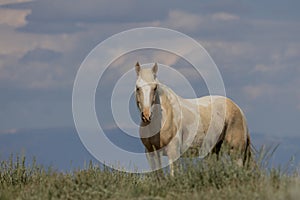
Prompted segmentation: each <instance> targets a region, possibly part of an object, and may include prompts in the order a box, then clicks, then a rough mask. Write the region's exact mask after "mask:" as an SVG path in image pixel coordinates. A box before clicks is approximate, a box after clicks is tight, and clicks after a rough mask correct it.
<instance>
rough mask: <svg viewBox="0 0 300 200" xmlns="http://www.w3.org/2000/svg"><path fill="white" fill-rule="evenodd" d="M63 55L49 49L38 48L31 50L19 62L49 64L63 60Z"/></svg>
mask: <svg viewBox="0 0 300 200" xmlns="http://www.w3.org/2000/svg"><path fill="white" fill-rule="evenodd" d="M61 56H62V54H61V53H60V52H56V51H53V50H49V49H43V48H36V49H33V50H29V51H28V52H26V54H25V55H24V56H23V57H22V58H21V59H20V60H19V61H20V62H21V63H30V62H37V61H38V62H49V61H53V60H57V59H59V58H61Z"/></svg>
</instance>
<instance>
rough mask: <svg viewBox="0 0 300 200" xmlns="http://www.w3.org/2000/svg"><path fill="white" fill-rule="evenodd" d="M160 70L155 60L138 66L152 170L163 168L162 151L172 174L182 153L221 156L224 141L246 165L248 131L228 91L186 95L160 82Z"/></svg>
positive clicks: (139, 99) (144, 137) (144, 136)
mask: <svg viewBox="0 0 300 200" xmlns="http://www.w3.org/2000/svg"><path fill="white" fill-rule="evenodd" d="M157 71H158V65H157V64H156V63H155V64H154V65H153V67H152V68H142V67H141V66H140V64H139V62H137V63H136V65H135V72H136V75H137V79H136V87H135V99H136V104H137V107H138V110H139V111H140V116H141V122H140V128H139V134H140V138H141V141H142V143H143V145H144V147H145V153H146V157H147V160H148V163H149V165H150V167H151V169H152V170H153V171H154V170H157V169H161V156H162V155H164V156H167V157H168V160H169V167H170V174H171V175H172V176H174V171H175V166H174V163H173V162H174V161H175V160H177V159H178V158H179V157H181V156H185V155H187V156H201V155H202V156H203V157H205V156H206V155H208V154H210V153H216V154H217V155H219V152H220V150H221V147H222V148H223V146H226V147H227V149H228V153H229V155H230V156H235V160H236V162H237V163H238V165H241V166H242V165H245V164H246V162H247V161H248V160H249V158H250V157H251V151H250V135H249V131H248V126H247V122H246V118H245V115H244V113H243V112H242V110H241V109H240V108H239V107H238V105H237V104H235V103H234V102H233V101H232V100H231V99H229V98H227V97H224V96H204V97H201V98H195V99H185V98H182V97H180V96H178V95H177V94H176V93H175V92H174V91H173V90H172V89H171V88H169V87H168V86H166V85H164V84H162V83H160V82H159V81H158V79H157Z"/></svg>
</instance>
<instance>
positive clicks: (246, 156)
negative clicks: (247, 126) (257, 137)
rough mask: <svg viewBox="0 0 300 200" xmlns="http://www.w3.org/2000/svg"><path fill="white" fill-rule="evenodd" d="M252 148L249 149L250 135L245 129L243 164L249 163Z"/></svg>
mask: <svg viewBox="0 0 300 200" xmlns="http://www.w3.org/2000/svg"><path fill="white" fill-rule="evenodd" d="M251 157H252V150H251V141H250V135H249V132H248V131H247V139H246V149H245V152H244V165H248V164H249V163H250V160H251V159H252V158H251Z"/></svg>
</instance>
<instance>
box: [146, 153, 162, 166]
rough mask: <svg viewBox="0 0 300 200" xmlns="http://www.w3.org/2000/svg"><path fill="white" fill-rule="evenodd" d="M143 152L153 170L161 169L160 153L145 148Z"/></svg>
mask: <svg viewBox="0 0 300 200" xmlns="http://www.w3.org/2000/svg"><path fill="white" fill-rule="evenodd" d="M145 152H146V157H147V160H148V163H149V165H150V168H151V170H152V171H155V170H158V169H161V157H160V153H159V152H158V151H152V152H149V151H148V150H147V149H146V150H145Z"/></svg>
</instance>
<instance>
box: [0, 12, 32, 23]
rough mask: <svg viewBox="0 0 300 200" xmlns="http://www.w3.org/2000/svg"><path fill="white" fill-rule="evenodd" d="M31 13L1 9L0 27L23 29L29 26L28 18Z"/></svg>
mask: <svg viewBox="0 0 300 200" xmlns="http://www.w3.org/2000/svg"><path fill="white" fill-rule="evenodd" d="M30 13H31V11H30V10H13V9H2V8H0V25H3V24H4V25H8V26H12V27H22V26H25V25H26V24H27V21H26V19H25V18H26V16H27V15H29V14H30Z"/></svg>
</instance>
